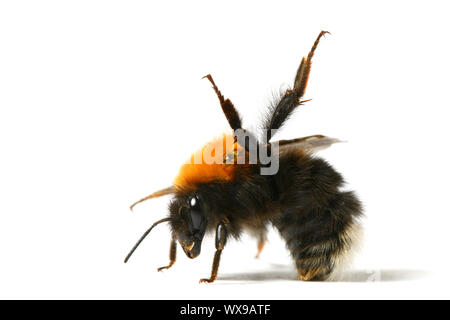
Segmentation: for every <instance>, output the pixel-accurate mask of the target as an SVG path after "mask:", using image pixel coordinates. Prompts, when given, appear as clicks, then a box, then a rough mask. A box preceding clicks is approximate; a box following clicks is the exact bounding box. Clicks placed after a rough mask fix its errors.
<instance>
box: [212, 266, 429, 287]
mask: <svg viewBox="0 0 450 320" xmlns="http://www.w3.org/2000/svg"><path fill="white" fill-rule="evenodd" d="M428 274H429V273H428V272H427V271H424V270H415V269H381V270H349V271H346V272H343V273H341V274H340V275H339V276H338V277H337V278H336V279H335V280H334V281H332V282H358V283H361V282H396V281H414V280H420V279H422V278H424V277H426V276H427V275H428ZM297 277H298V275H297V272H296V270H295V267H294V266H289V265H279V264H272V265H271V267H270V269H268V270H265V271H256V272H255V271H249V272H248V273H247V272H242V273H228V274H223V275H222V276H220V277H219V280H224V281H233V282H234V281H242V282H254V281H280V280H281V281H283V280H284V281H291V280H292V281H296V280H297ZM223 284H224V283H223Z"/></svg>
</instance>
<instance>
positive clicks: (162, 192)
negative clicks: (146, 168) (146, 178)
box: [130, 187, 175, 210]
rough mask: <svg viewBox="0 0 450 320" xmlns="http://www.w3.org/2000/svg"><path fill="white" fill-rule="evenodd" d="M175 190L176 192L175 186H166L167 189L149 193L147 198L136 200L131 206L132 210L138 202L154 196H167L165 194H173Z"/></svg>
mask: <svg viewBox="0 0 450 320" xmlns="http://www.w3.org/2000/svg"><path fill="white" fill-rule="evenodd" d="M174 192H175V188H174V187H168V188H165V189H162V190H159V191H156V192H153V193H152V194H151V195H148V196H146V197H145V198H142V199H141V200H139V201H136V202H135V203H133V204H132V205H131V206H130V210H133V208H134V206H135V205H137V204H138V203H141V202H143V201H145V200H148V199H152V198H157V197H161V196H165V195H168V194H171V193H174Z"/></svg>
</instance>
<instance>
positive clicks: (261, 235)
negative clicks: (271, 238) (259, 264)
mask: <svg viewBox="0 0 450 320" xmlns="http://www.w3.org/2000/svg"><path fill="white" fill-rule="evenodd" d="M256 237H257V239H258V245H257V252H256V256H255V259H259V256H260V255H261V252H262V250H263V249H264V246H265V245H266V242H267V230H266V229H265V228H264V229H262V230H260V231H259V232H258V233H257V234H256Z"/></svg>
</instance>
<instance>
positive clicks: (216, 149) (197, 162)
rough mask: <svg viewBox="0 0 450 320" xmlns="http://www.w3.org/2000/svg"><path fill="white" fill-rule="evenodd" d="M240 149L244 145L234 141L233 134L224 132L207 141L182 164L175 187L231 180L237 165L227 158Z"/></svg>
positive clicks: (184, 187)
mask: <svg viewBox="0 0 450 320" xmlns="http://www.w3.org/2000/svg"><path fill="white" fill-rule="evenodd" d="M239 150H242V147H241V146H240V145H239V144H237V143H235V142H234V138H233V136H231V135H226V134H223V135H222V136H221V137H219V138H217V139H214V140H213V141H211V142H209V143H207V144H206V145H205V146H204V147H203V148H201V149H199V150H198V151H196V152H195V153H194V154H192V155H191V157H190V158H189V160H188V161H187V162H186V163H184V164H183V165H182V166H181V168H180V171H179V173H178V175H177V177H176V178H175V181H174V185H175V187H176V188H180V189H186V188H189V187H192V186H195V185H197V184H202V183H210V182H215V181H217V182H227V181H231V180H232V179H233V178H234V173H235V168H236V167H235V165H233V164H226V163H225V158H226V156H227V155H230V154H231V155H234V154H236V153H237V152H238V151H239ZM214 159H216V160H214ZM217 160H219V161H217Z"/></svg>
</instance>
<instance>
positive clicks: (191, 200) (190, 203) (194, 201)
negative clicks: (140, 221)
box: [189, 196, 198, 208]
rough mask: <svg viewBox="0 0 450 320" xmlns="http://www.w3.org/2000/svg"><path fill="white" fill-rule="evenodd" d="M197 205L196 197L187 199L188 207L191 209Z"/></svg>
mask: <svg viewBox="0 0 450 320" xmlns="http://www.w3.org/2000/svg"><path fill="white" fill-rule="evenodd" d="M197 203H198V199H197V197H195V196H194V197H191V198H190V199H189V205H190V206H191V208H193V207H195V206H196V205H197Z"/></svg>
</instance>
